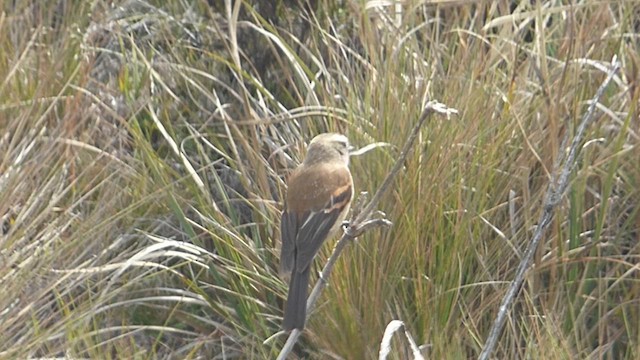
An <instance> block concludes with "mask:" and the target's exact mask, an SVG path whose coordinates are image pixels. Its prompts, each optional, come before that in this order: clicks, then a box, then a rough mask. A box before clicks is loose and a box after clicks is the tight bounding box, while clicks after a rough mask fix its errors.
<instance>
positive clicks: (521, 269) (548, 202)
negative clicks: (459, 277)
mask: <svg viewBox="0 0 640 360" xmlns="http://www.w3.org/2000/svg"><path fill="white" fill-rule="evenodd" d="M619 68H620V63H619V62H618V60H617V57H615V56H614V58H613V59H612V60H611V68H610V69H609V71H608V73H607V78H606V79H605V80H604V82H603V83H602V85H600V87H599V88H598V90H597V91H596V94H595V96H594V97H593V99H592V100H591V103H590V104H589V108H588V109H587V112H586V114H585V115H584V117H583V118H582V121H581V122H580V125H579V126H578V129H577V131H576V134H575V136H574V137H573V139H572V141H571V146H570V148H569V153H568V155H567V156H566V160H565V154H566V152H565V151H564V146H562V147H561V150H560V153H559V154H558V158H557V159H556V164H555V168H556V169H558V168H559V167H560V166H561V165H562V168H561V169H559V172H557V171H556V172H554V175H553V177H552V179H551V181H550V183H549V187H548V189H547V194H546V195H545V200H544V207H543V210H542V215H541V216H540V220H539V221H538V226H537V227H536V230H535V232H534V234H533V238H532V239H531V242H530V243H529V246H527V249H526V250H525V252H524V257H523V258H522V260H521V261H520V264H519V265H518V269H517V271H516V276H515V278H514V279H513V281H512V282H511V285H510V286H509V289H508V291H507V293H506V294H505V296H504V298H503V299H502V303H501V304H500V309H499V310H498V315H497V316H496V319H495V321H494V323H493V326H492V327H491V331H490V333H489V337H488V338H487V342H486V343H485V345H484V348H483V349H482V352H481V353H480V357H479V358H478V359H480V360H487V359H489V356H491V353H493V350H494V348H495V346H496V344H497V342H498V338H499V337H500V334H501V333H502V328H503V327H504V322H505V320H506V318H507V314H508V312H509V310H510V309H511V305H512V304H513V301H514V299H515V297H516V295H517V293H518V291H519V290H520V287H521V286H522V283H523V282H524V275H525V273H526V272H527V270H528V269H529V264H530V263H531V260H532V259H533V255H534V254H535V252H536V249H537V248H538V245H539V243H540V239H542V235H543V234H544V232H545V230H546V229H547V227H548V226H549V224H550V223H551V219H552V218H553V211H554V209H555V207H556V206H557V205H558V203H559V202H560V199H562V196H563V195H564V193H565V191H566V190H567V187H568V185H569V175H570V174H571V172H572V170H573V168H574V166H575V164H576V158H577V157H578V153H579V151H580V144H581V143H582V141H583V138H584V132H585V131H586V129H587V127H588V126H589V125H590V124H591V122H593V114H594V113H595V109H596V104H597V103H598V101H599V100H600V98H601V97H602V94H604V90H605V89H606V87H607V85H609V82H611V79H613V76H614V75H615V73H616V72H617V71H618V69H619ZM566 139H567V138H566V137H565V139H564V140H563V142H562V143H563V145H564V144H566ZM563 160H564V161H563Z"/></svg>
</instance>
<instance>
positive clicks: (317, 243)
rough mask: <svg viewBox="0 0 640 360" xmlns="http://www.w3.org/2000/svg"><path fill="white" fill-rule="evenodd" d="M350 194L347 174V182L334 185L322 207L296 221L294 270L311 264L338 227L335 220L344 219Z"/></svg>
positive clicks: (351, 191) (351, 189) (351, 194)
mask: <svg viewBox="0 0 640 360" xmlns="http://www.w3.org/2000/svg"><path fill="white" fill-rule="evenodd" d="M352 196H353V186H352V184H351V177H350V175H349V182H345V184H343V185H342V186H339V187H335V188H334V189H333V191H332V193H330V195H329V196H328V199H329V200H328V201H327V202H326V203H325V204H324V206H323V207H322V208H320V209H318V210H316V211H307V212H305V213H303V216H302V217H301V219H299V221H298V223H299V224H300V225H299V226H300V227H299V229H298V233H297V237H296V240H297V242H296V251H297V261H296V264H295V268H296V271H299V272H301V271H303V270H304V269H306V268H307V267H308V266H309V265H310V264H311V260H313V258H314V257H315V256H316V254H317V253H318V250H320V247H321V246H322V243H323V242H324V241H325V240H326V238H327V237H328V236H330V233H331V231H332V230H335V229H337V228H338V227H339V224H337V222H338V221H342V220H343V219H344V215H345V213H346V211H347V210H348V207H349V205H350V203H351V198H352Z"/></svg>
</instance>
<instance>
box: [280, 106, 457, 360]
mask: <svg viewBox="0 0 640 360" xmlns="http://www.w3.org/2000/svg"><path fill="white" fill-rule="evenodd" d="M433 113H437V114H440V115H445V116H446V117H447V118H449V117H450V116H451V115H452V114H457V113H458V111H457V110H456V109H451V108H448V107H447V106H445V105H444V104H441V103H439V102H437V101H430V102H429V103H427V105H426V106H425V107H424V110H423V111H422V114H421V115H420V118H419V119H418V121H417V122H416V124H415V126H414V127H413V129H412V130H411V133H410V134H409V136H408V137H407V140H406V142H405V143H404V146H403V148H402V151H401V152H400V156H398V159H397V160H396V162H395V164H394V166H393V168H391V170H389V173H388V174H387V176H386V177H385V179H384V181H383V182H382V185H380V188H378V190H377V191H376V193H375V194H374V195H373V198H372V199H371V200H370V201H369V202H368V203H367V205H365V206H364V208H362V209H361V210H360V209H359V208H360V204H357V205H356V208H357V209H358V210H360V211H358V212H357V213H355V214H353V215H352V219H351V220H350V221H349V227H348V228H347V230H346V231H345V232H344V234H343V235H342V237H341V238H340V240H339V241H338V243H337V244H336V247H335V248H334V249H333V252H332V253H331V257H329V260H327V263H326V264H325V266H324V267H323V268H322V272H321V273H320V279H318V281H317V282H316V285H315V286H314V287H313V290H312V291H311V294H310V295H309V298H308V299H307V314H310V313H311V311H312V310H313V308H314V306H315V303H316V301H317V300H318V298H319V297H320V293H321V292H322V289H324V288H325V287H326V286H327V282H328V281H329V277H330V276H331V271H332V270H333V266H334V264H335V262H336V261H337V260H338V258H339V257H340V254H341V253H342V250H343V249H344V248H345V246H346V245H347V243H348V242H350V241H352V240H354V239H355V238H356V237H357V236H360V235H361V234H362V233H363V232H364V231H365V230H367V229H369V228H372V227H374V226H390V225H391V223H390V222H389V221H385V220H382V219H371V216H372V215H373V214H374V213H375V210H376V208H377V207H378V204H379V202H380V200H381V199H382V196H383V195H384V194H385V193H386V192H387V191H388V190H389V187H390V186H391V184H392V183H393V181H394V179H395V178H396V176H397V175H398V174H399V173H400V170H401V169H402V166H403V164H404V162H405V161H406V159H407V156H408V155H409V151H410V150H411V148H412V147H413V144H414V143H415V140H416V138H417V137H418V134H419V133H420V129H421V128H422V126H423V125H424V123H425V122H426V121H427V119H428V118H429V117H430V116H431V115H432V114H433ZM299 336H300V330H298V329H293V331H291V333H290V334H289V337H288V338H287V342H286V343H285V344H284V346H283V347H282V350H281V351H280V354H279V355H278V359H281V360H284V359H286V358H287V356H288V355H289V353H290V352H291V350H292V349H293V345H295V343H296V342H297V341H298V337H299Z"/></svg>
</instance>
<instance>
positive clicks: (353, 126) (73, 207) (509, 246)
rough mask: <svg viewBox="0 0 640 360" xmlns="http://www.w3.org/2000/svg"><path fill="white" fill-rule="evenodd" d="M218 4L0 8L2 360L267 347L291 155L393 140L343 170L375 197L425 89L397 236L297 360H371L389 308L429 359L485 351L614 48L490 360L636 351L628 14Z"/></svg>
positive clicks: (329, 311) (551, 6)
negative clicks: (615, 69) (316, 145)
mask: <svg viewBox="0 0 640 360" xmlns="http://www.w3.org/2000/svg"><path fill="white" fill-rule="evenodd" d="M229 3H232V4H231V5H232V6H231V8H226V7H225V5H224V4H223V3H222V2H221V4H222V5H220V4H216V5H215V6H213V7H210V6H209V5H208V4H207V2H206V1H199V2H195V4H192V5H190V7H189V8H185V5H184V2H180V1H168V2H157V3H153V4H152V3H147V2H144V1H135V2H134V1H120V2H115V3H114V5H118V6H119V7H118V6H114V7H109V6H106V5H104V4H103V3H102V2H83V1H71V0H69V1H65V0H62V1H58V2H51V3H48V2H47V3H46V4H45V3H43V4H40V3H37V4H36V2H33V1H30V0H21V1H15V2H8V3H7V4H5V5H3V8H2V9H3V12H2V13H0V34H2V36H0V130H1V131H0V217H1V220H2V224H0V225H2V231H1V232H0V288H1V289H3V294H4V296H2V297H0V358H26V357H53V356H67V357H69V358H71V357H74V358H75V357H89V358H166V357H174V358H197V357H201V358H214V357H219V358H222V357H226V358H233V357H236V358H257V359H262V358H273V357H275V355H276V354H277V352H278V350H279V348H280V347H281V346H282V344H283V342H284V340H285V337H284V336H276V337H275V338H273V339H270V340H269V341H266V342H265V339H267V338H269V337H270V336H271V335H273V334H274V333H276V332H277V331H278V330H279V323H280V316H281V315H282V312H281V307H282V302H283V297H284V296H285V295H286V284H283V283H282V282H281V281H280V280H279V279H278V278H277V271H276V269H277V262H278V259H277V255H278V253H277V247H278V222H279V209H280V208H281V202H280V201H281V199H282V196H283V194H284V192H285V189H286V187H285V185H284V184H285V182H284V178H285V176H286V174H287V173H288V171H289V169H291V168H292V167H293V166H295V164H297V162H298V161H299V160H300V159H301V157H302V154H303V149H304V146H303V144H304V141H306V140H308V139H310V138H311V137H312V136H313V135H314V134H316V133H318V132H321V131H328V130H331V131H341V132H345V133H347V134H348V135H349V137H350V138H351V140H352V142H353V143H354V144H356V145H359V146H364V145H366V144H369V143H372V142H377V141H380V142H387V143H389V144H391V145H392V146H390V147H380V148H377V149H375V150H374V151H372V152H369V153H366V154H365V155H363V156H361V157H357V158H354V159H353V162H352V163H353V165H352V170H353V174H354V180H355V182H356V186H357V190H358V191H369V192H370V193H371V192H374V191H375V190H376V189H377V188H378V186H379V185H380V183H381V181H382V180H383V178H384V176H385V175H386V173H387V172H388V171H389V169H390V167H391V166H392V164H393V161H394V159H395V158H397V156H398V152H399V151H400V149H399V148H400V147H401V146H402V144H403V143H404V140H405V138H406V136H407V134H408V132H409V130H410V129H411V127H412V126H413V124H414V123H415V121H416V120H417V118H418V116H419V115H420V113H421V111H422V107H423V106H424V104H425V102H426V101H428V100H431V99H437V100H439V101H441V102H443V103H445V104H447V105H448V106H450V107H453V108H456V109H458V110H459V111H460V114H459V116H458V117H456V118H453V119H451V120H448V121H444V120H438V119H436V120H435V121H432V122H431V123H430V125H429V126H428V128H425V129H424V130H423V132H422V134H421V136H420V138H419V143H418V144H417V146H416V147H415V148H414V152H413V153H412V154H411V156H410V158H409V159H408V161H407V162H406V164H405V168H404V169H403V171H402V173H401V174H400V176H399V178H398V179H397V180H396V182H395V183H394V188H393V191H391V192H389V193H388V194H387V196H386V197H385V198H384V199H383V201H382V204H381V206H380V210H382V211H384V212H385V213H386V215H387V218H389V219H390V220H391V221H393V223H394V226H393V227H392V228H391V229H390V230H388V231H373V232H369V233H367V234H365V235H364V236H362V237H361V238H360V239H359V240H358V241H357V242H355V243H354V245H353V246H351V247H350V248H348V249H347V250H346V252H345V253H344V254H343V256H342V258H341V259H340V261H339V262H338V264H337V266H336V268H335V269H334V271H333V276H332V277H331V279H330V285H329V287H328V289H327V291H325V292H324V293H323V296H322V297H321V299H320V302H319V306H318V308H317V309H316V310H315V311H313V312H312V314H311V317H310V320H309V326H308V329H306V330H305V333H304V336H303V338H302V339H301V341H300V343H299V344H298V346H297V347H296V349H295V352H296V356H297V357H300V358H302V357H305V358H307V357H310V358H327V357H335V358H345V359H359V358H375V357H377V355H378V351H379V346H380V341H381V339H382V336H383V334H384V331H385V328H386V327H387V324H388V323H389V322H390V321H391V320H394V319H398V320H402V321H403V322H404V323H405V324H406V327H407V330H408V331H409V332H410V333H411V335H412V336H413V338H414V339H415V340H416V342H417V343H418V345H421V346H422V351H423V353H424V354H425V355H426V356H428V357H430V358H434V359H439V358H474V357H477V356H478V354H479V353H480V351H481V349H482V346H483V344H484V341H485V340H486V336H487V335H488V332H489V329H490V327H491V324H492V322H493V319H494V318H495V315H496V313H497V310H498V305H499V302H500V300H501V298H502V296H503V295H504V292H505V291H506V289H507V286H508V282H509V281H510V280H511V279H512V278H513V275H514V271H515V268H516V267H517V264H518V262H519V259H520V257H521V255H522V251H523V249H524V248H525V247H526V244H527V242H528V240H529V239H530V237H531V235H532V233H533V229H534V228H535V226H536V221H537V220H538V216H539V214H540V211H541V210H542V209H541V203H542V197H543V195H544V193H545V191H546V187H547V185H548V182H549V179H550V174H552V173H553V172H554V170H555V169H554V159H556V157H557V155H558V153H559V152H562V151H565V149H564V148H563V147H562V144H561V142H562V139H563V137H564V136H565V134H568V135H569V136H570V135H572V134H573V132H574V131H575V126H576V124H577V123H578V121H579V120H580V118H581V117H582V115H583V114H584V112H585V111H586V108H587V106H588V103H587V101H588V100H589V99H591V97H592V96H593V94H594V93H595V91H596V89H597V87H598V86H599V84H600V83H601V81H602V79H603V78H604V77H605V73H606V69H605V67H606V64H608V63H609V61H610V60H611V58H612V57H613V56H614V55H617V56H618V58H619V59H620V61H621V63H622V69H621V71H620V72H619V73H618V76H617V77H616V79H615V80H614V83H612V84H611V85H610V86H609V88H608V90H607V92H606V94H605V96H604V97H603V99H602V101H601V104H599V105H598V113H597V117H598V119H597V120H596V122H595V123H594V125H593V126H592V127H591V128H590V129H589V132H588V135H587V139H588V141H587V143H586V144H585V145H584V147H583V148H582V151H581V156H580V161H579V164H578V166H577V167H576V169H575V170H574V172H573V175H572V180H571V184H570V189H569V191H568V193H567V194H566V196H565V197H564V198H563V200H562V202H561V204H560V206H559V208H558V209H557V212H556V216H555V219H554V223H553V225H552V226H551V228H550V230H549V231H548V233H547V234H546V236H545V239H544V240H543V243H542V244H541V246H540V248H539V250H538V253H537V255H536V259H535V263H534V265H533V266H532V268H531V270H530V271H529V273H528V275H527V280H526V282H525V284H524V286H523V288H522V290H521V292H520V294H519V297H518V300H517V302H516V304H515V306H514V308H513V310H512V312H511V316H510V318H509V320H508V323H507V326H506V328H505V330H504V332H503V334H502V337H501V339H500V342H499V346H498V348H497V351H496V352H495V354H494V355H495V356H496V357H497V358H541V359H550V358H563V359H564V358H573V357H575V358H610V359H635V358H638V357H639V356H640V326H639V325H638V324H640V312H639V310H638V309H640V307H639V306H638V299H640V287H639V286H638V265H637V264H638V253H639V248H638V231H640V230H639V227H640V214H639V213H638V210H637V209H638V201H639V199H640V193H639V191H638V189H639V188H640V170H639V169H640V167H639V166H638V159H640V153H639V151H638V131H639V126H638V121H639V120H638V110H637V105H638V99H639V95H638V94H639V92H638V89H637V84H638V81H640V75H639V72H638V71H639V70H638V69H640V58H639V56H638V54H639V53H640V34H639V31H640V24H639V23H638V16H639V14H640V7H639V6H638V4H637V3H635V2H632V1H621V0H620V1H607V2H603V1H588V0H584V1H576V2H573V3H572V4H570V5H561V4H560V3H558V2H536V3H535V5H531V4H530V3H529V2H519V3H518V4H517V5H513V6H510V5H509V4H508V3H505V2H477V1H473V2H472V1H443V2H437V3H436V2H433V3H428V4H424V3H421V2H403V3H402V5H401V6H399V7H396V6H395V5H391V3H386V2H373V1H371V2H367V1H362V2H347V3H346V4H345V5H340V4H338V3H334V4H330V5H324V4H323V5H319V8H318V9H316V11H315V12H314V14H313V16H310V15H309V14H308V13H307V12H306V11H305V10H304V9H303V8H302V7H297V6H286V4H285V3H286V2H285V1H282V6H280V7H274V8H271V7H269V6H267V5H263V6H262V7H261V8H260V9H258V10H253V7H252V6H250V4H249V3H251V1H247V2H245V3H241V2H229ZM329 251H330V247H329V246H327V247H326V249H324V251H323V254H324V255H325V256H326V255H328V253H329ZM324 258H326V257H323V259H324ZM320 265H321V264H320V263H319V264H318V266H320ZM391 350H392V351H391V357H393V358H398V359H401V358H408V357H410V354H411V353H410V349H409V347H408V345H407V344H406V342H405V341H404V340H403V339H402V338H400V337H398V338H397V339H396V340H394V341H393V342H392V349H391Z"/></svg>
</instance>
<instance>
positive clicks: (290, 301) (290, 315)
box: [282, 266, 311, 331]
mask: <svg viewBox="0 0 640 360" xmlns="http://www.w3.org/2000/svg"><path fill="white" fill-rule="evenodd" d="M310 269H311V267H310V266H308V267H307V268H306V269H305V270H304V271H302V272H298V271H296V270H295V269H294V270H293V271H292V274H291V282H290V283H289V295H287V305H286V306H285V308H284V319H283V320H282V328H283V329H284V330H286V331H289V330H292V329H300V330H302V329H304V323H305V320H306V318H307V290H308V288H309V274H310V273H309V271H310Z"/></svg>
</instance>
